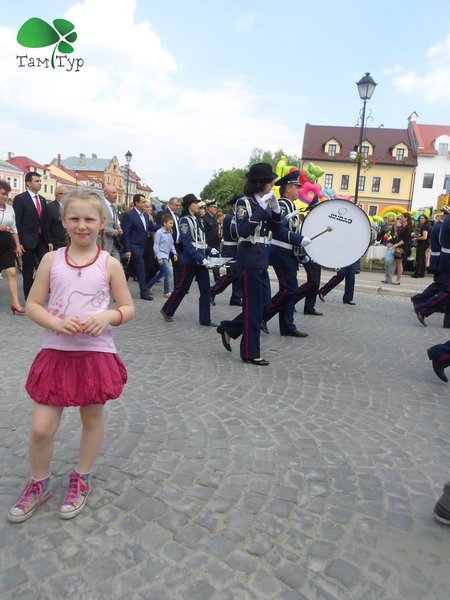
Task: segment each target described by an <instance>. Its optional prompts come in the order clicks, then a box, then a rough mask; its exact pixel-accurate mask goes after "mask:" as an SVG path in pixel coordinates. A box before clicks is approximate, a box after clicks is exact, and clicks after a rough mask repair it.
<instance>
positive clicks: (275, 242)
mask: <svg viewBox="0 0 450 600" xmlns="http://www.w3.org/2000/svg"><path fill="white" fill-rule="evenodd" d="M270 243H271V244H272V246H279V247H280V248H286V250H292V248H293V245H292V244H288V243H287V242H280V241H279V240H274V239H273V238H272V241H271V242H270Z"/></svg>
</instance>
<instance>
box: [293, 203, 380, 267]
mask: <svg viewBox="0 0 450 600" xmlns="http://www.w3.org/2000/svg"><path fill="white" fill-rule="evenodd" d="M328 226H331V227H332V228H333V230H332V231H327V232H326V233H324V234H322V235H320V236H319V237H318V238H316V239H315V240H313V241H312V243H311V244H309V245H308V246H306V248H305V251H306V253H307V254H308V256H309V257H310V258H311V260H313V261H314V262H316V263H317V264H319V265H321V266H322V267H326V268H329V269H339V268H342V267H347V266H348V265H351V264H353V263H354V262H356V261H357V260H358V259H360V258H361V256H363V255H364V254H365V253H366V252H367V249H368V247H369V245H370V240H371V229H370V221H369V217H368V216H367V215H366V213H365V212H364V211H363V210H362V208H359V206H357V205H356V204H353V202H350V201H349V200H327V201H325V202H321V203H320V204H317V205H316V206H314V208H312V209H311V211H310V212H309V214H308V215H307V216H306V217H305V220H304V221H303V225H302V230H301V234H302V235H303V236H306V237H309V238H312V237H314V236H315V235H317V234H318V233H320V232H321V231H323V230H324V229H326V228H327V227H328Z"/></svg>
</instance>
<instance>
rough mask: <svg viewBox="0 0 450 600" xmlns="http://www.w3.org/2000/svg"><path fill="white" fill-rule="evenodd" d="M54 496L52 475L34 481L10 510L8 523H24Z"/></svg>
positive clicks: (25, 488)
mask: <svg viewBox="0 0 450 600" xmlns="http://www.w3.org/2000/svg"><path fill="white" fill-rule="evenodd" d="M51 494H52V491H51V489H50V475H49V476H48V477H46V478H45V479H39V480H37V481H35V480H34V479H32V480H31V481H30V483H28V484H27V485H26V486H25V487H24V488H23V491H22V494H21V495H20V498H19V499H18V500H17V502H16V503H15V504H14V506H12V507H11V508H10V509H9V512H8V521H11V523H22V521H26V520H27V519H29V518H30V517H32V516H33V515H34V513H35V511H36V510H37V509H38V508H39V507H40V505H41V504H42V503H43V502H45V501H46V500H48V499H49V498H50V496H51Z"/></svg>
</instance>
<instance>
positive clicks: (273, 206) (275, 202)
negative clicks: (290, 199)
mask: <svg viewBox="0 0 450 600" xmlns="http://www.w3.org/2000/svg"><path fill="white" fill-rule="evenodd" d="M269 205H270V208H271V209H272V212H274V213H276V214H278V213H279V212H280V210H281V209H280V205H279V203H278V198H277V197H276V196H275V194H274V193H273V192H272V194H271V197H270V199H269Z"/></svg>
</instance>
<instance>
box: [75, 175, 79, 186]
mask: <svg viewBox="0 0 450 600" xmlns="http://www.w3.org/2000/svg"><path fill="white" fill-rule="evenodd" d="M78 175H79V173H78V171H75V187H76V188H77V187H78Z"/></svg>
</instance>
